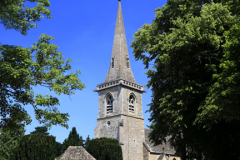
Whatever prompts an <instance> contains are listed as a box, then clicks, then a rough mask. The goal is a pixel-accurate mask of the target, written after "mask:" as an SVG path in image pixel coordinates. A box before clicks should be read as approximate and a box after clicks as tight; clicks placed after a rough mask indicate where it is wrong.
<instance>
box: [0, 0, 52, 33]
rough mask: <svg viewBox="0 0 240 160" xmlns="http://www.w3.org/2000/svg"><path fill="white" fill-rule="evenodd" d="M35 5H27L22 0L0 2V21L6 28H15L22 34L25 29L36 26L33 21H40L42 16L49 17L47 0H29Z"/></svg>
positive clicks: (25, 31)
mask: <svg viewBox="0 0 240 160" xmlns="http://www.w3.org/2000/svg"><path fill="white" fill-rule="evenodd" d="M30 2H31V3H34V4H35V5H36V6H35V7H27V6H26V5H25V1H23V0H5V1H1V2H0V23H2V24H3V25H4V27H5V28H6V29H15V30H17V31H19V32H20V33H21V34H23V35H27V31H28V30H29V29H31V28H36V27H37V24H36V23H34V22H37V21H40V20H41V19H42V18H43V17H44V16H46V17H47V18H51V12H50V10H49V9H47V8H46V7H50V3H49V1H48V0H31V1H30Z"/></svg>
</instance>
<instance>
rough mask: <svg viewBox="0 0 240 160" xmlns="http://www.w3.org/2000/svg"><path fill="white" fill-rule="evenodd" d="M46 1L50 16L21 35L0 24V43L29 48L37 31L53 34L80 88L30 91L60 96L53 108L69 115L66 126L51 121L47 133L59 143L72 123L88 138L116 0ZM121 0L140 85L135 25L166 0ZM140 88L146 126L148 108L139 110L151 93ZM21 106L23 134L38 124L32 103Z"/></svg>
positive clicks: (107, 59)
mask: <svg viewBox="0 0 240 160" xmlns="http://www.w3.org/2000/svg"><path fill="white" fill-rule="evenodd" d="M50 3H51V7H50V8H49V9H50V10H51V13H52V19H46V18H44V19H42V21H40V22H38V28H36V29H31V30H30V31H29V32H28V35H26V36H23V35H21V34H20V33H19V32H17V31H15V30H13V29H11V30H5V28H4V27H3V25H2V24H0V43H2V44H10V45H17V46H22V47H30V46H31V45H32V44H33V43H34V42H35V41H37V40H38V37H39V36H40V35H41V34H43V33H45V34H47V35H49V36H53V37H55V40H54V41H52V42H51V43H52V44H57V45H58V47H59V51H60V52H62V54H63V56H64V58H65V59H67V58H70V59H71V60H72V61H73V62H72V63H71V65H72V69H71V71H69V72H68V73H71V72H75V71H76V70H80V71H81V72H82V74H81V75H80V76H79V78H80V79H81V81H82V83H84V84H85V86H86V88H84V89H83V90H82V91H76V92H75V95H71V96H70V97H69V96H67V95H61V96H57V95H55V94H54V92H50V91H49V89H47V88H43V87H36V88H34V91H35V93H38V94H43V95H47V94H51V95H54V96H57V97H58V98H59V100H60V106H56V107H57V108H58V110H59V111H60V112H61V113H68V114H69V115H70V117H69V121H68V125H69V129H66V128H64V127H61V126H60V125H56V126H55V125H53V126H52V127H51V129H50V130H49V131H48V133H50V135H53V136H55V137H56V141H58V142H60V143H62V142H63V141H64V139H65V138H67V137H68V135H69V133H70V131H71V130H72V127H76V129H77V132H78V134H79V135H81V136H83V138H84V139H85V138H86V137H87V136H88V135H90V138H91V139H92V138H94V129H95V127H96V125H97V116H98V93H97V92H93V90H95V89H96V86H97V85H98V84H100V83H103V82H104V80H105V77H106V75H107V71H108V68H109V65H110V58H111V53H112V45H113V36H114V29H115V23H116V17H117V8H118V1H117V0H101V1H100V0H87V1H83V0H71V1H66V0H50ZM121 3H122V12H123V20H124V25H125V32H126V37H127V44H128V52H129V58H130V63H131V68H132V71H133V74H134V76H135V79H136V81H137V83H138V84H141V85H144V86H145V85H146V84H147V81H148V79H147V75H145V74H144V73H145V72H146V71H147V70H146V69H144V65H143V63H142V61H135V58H134V56H133V54H132V51H133V49H132V48H130V43H131V41H133V35H134V33H135V32H136V31H137V30H138V29H139V28H141V25H143V24H145V23H147V24H150V23H151V22H152V20H153V19H154V18H155V13H154V10H155V9H156V8H158V7H162V6H163V5H165V3H166V0H162V1H160V0H148V1H147V0H122V2H121ZM145 90H146V91H147V93H143V101H142V104H143V116H144V125H145V127H146V125H150V122H149V121H148V118H149V117H150V113H145V111H146V110H148V109H149V107H148V106H147V104H149V103H150V102H151V95H152V92H151V90H150V89H147V88H146V87H145ZM39 108H40V109H45V108H44V107H39ZM24 109H25V110H26V111H27V112H28V114H29V115H30V116H31V119H32V123H31V124H30V125H27V126H26V132H25V134H29V133H30V132H32V131H34V130H35V127H38V126H42V125H43V124H40V123H39V122H38V121H37V120H36V118H35V113H34V109H33V107H32V106H30V105H28V106H24Z"/></svg>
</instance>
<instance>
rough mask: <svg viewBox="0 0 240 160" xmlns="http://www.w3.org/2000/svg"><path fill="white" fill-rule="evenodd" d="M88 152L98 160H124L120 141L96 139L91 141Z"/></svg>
mask: <svg viewBox="0 0 240 160" xmlns="http://www.w3.org/2000/svg"><path fill="white" fill-rule="evenodd" d="M86 150H87V151H88V153H90V154H91V155H92V156H93V157H94V158H96V159H97V160H122V159H123V158H122V148H121V146H120V145H119V142H118V140H116V139H112V138H105V137H102V138H96V139H92V140H90V141H89V143H88V145H87V148H86Z"/></svg>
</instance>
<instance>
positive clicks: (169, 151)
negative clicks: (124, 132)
mask: <svg viewBox="0 0 240 160" xmlns="http://www.w3.org/2000/svg"><path fill="white" fill-rule="evenodd" d="M150 132H151V129H146V128H145V129H144V133H145V143H144V145H145V147H146V148H147V149H148V151H149V152H153V153H164V152H165V154H170V155H174V154H175V150H174V149H173V148H172V147H170V144H169V143H168V140H169V138H170V137H169V136H168V137H166V140H167V143H166V144H164V142H163V144H160V145H157V146H154V145H153V144H152V143H150V141H149V138H148V135H149V133H150ZM163 149H164V150H163Z"/></svg>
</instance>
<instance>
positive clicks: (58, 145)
mask: <svg viewBox="0 0 240 160" xmlns="http://www.w3.org/2000/svg"><path fill="white" fill-rule="evenodd" d="M62 147H63V145H62V144H61V143H59V142H56V150H57V151H56V156H57V157H59V156H60V155H61V154H62Z"/></svg>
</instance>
